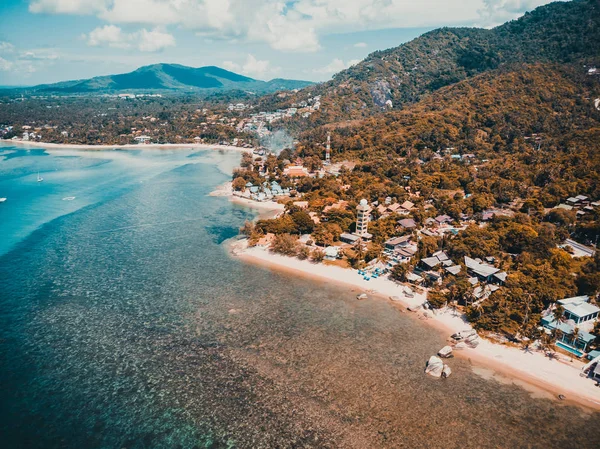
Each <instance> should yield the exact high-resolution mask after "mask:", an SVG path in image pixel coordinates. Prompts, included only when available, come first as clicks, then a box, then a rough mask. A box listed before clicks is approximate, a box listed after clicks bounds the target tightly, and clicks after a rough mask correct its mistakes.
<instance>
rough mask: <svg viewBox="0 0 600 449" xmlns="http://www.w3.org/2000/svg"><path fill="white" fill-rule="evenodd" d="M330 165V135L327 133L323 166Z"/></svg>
mask: <svg viewBox="0 0 600 449" xmlns="http://www.w3.org/2000/svg"><path fill="white" fill-rule="evenodd" d="M330 163H331V133H330V132H328V133H327V146H326V147H325V164H326V165H329V164H330Z"/></svg>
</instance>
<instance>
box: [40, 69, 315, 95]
mask: <svg viewBox="0 0 600 449" xmlns="http://www.w3.org/2000/svg"><path fill="white" fill-rule="evenodd" d="M311 84H313V83H311V82H309V81H296V80H285V79H274V80H271V81H260V80H255V79H253V78H249V77H247V76H243V75H238V74H237V73H233V72H230V71H228V70H225V69H221V68H219V67H214V66H209V67H199V68H194V67H187V66H183V65H179V64H153V65H148V66H144V67H140V68H139V69H137V70H134V71H133V72H130V73H123V74H120V75H108V76H97V77H94V78H91V79H87V80H76V81H64V82H60V83H56V84H43V85H39V86H35V87H33V88H31V89H33V90H36V91H41V92H57V93H93V92H119V91H125V90H128V91H129V90H168V91H182V92H184V91H204V90H206V91H231V90H247V91H253V92H256V93H261V94H264V93H269V92H276V91H278V90H293V89H300V88H303V87H307V86H310V85H311Z"/></svg>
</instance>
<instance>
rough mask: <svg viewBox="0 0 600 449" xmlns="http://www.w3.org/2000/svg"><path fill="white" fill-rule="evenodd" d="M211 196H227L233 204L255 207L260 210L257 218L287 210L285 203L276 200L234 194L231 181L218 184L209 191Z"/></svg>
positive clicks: (273, 215) (270, 216)
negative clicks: (258, 199)
mask: <svg viewBox="0 0 600 449" xmlns="http://www.w3.org/2000/svg"><path fill="white" fill-rule="evenodd" d="M209 196H221V197H227V199H228V200H229V201H230V202H231V203H233V204H238V205H240V206H244V207H248V208H250V209H254V210H256V211H257V212H258V217H257V218H265V219H266V218H274V217H276V216H277V215H279V214H280V213H281V212H283V211H284V210H285V206H284V205H283V204H281V203H277V202H275V201H262V202H259V201H253V200H251V199H248V198H242V197H241V196H237V195H234V194H233V189H232V185H231V182H230V181H229V182H226V183H224V184H221V185H219V186H217V187H216V188H215V190H213V191H212V192H210V193H209Z"/></svg>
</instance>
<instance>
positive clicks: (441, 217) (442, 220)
mask: <svg viewBox="0 0 600 449" xmlns="http://www.w3.org/2000/svg"><path fill="white" fill-rule="evenodd" d="M435 221H436V222H437V223H438V224H444V223H450V222H451V221H452V217H450V216H448V215H438V216H437V217H435Z"/></svg>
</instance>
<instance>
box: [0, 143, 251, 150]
mask: <svg viewBox="0 0 600 449" xmlns="http://www.w3.org/2000/svg"><path fill="white" fill-rule="evenodd" d="M0 142H2V143H5V144H8V145H20V146H24V147H28V146H29V147H35V148H47V149H52V150H56V149H71V150H72V149H76V150H114V149H124V150H136V149H137V150H143V149H154V150H161V149H177V148H181V149H203V150H229V151H239V152H242V153H248V152H252V151H253V150H254V147H252V148H241V147H235V146H233V145H219V144H214V145H211V144H208V143H144V144H125V145H105V144H102V145H85V144H76V143H74V144H66V143H46V142H30V141H24V140H0Z"/></svg>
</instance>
